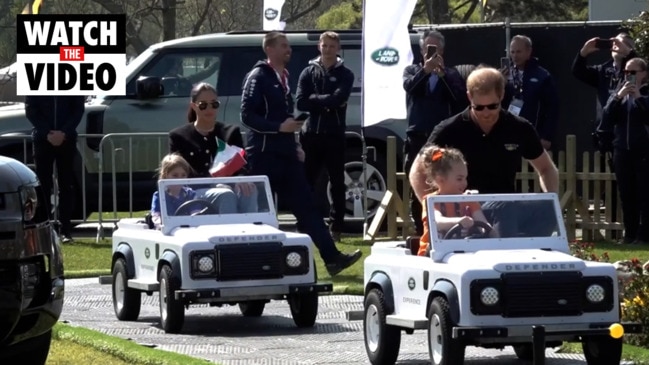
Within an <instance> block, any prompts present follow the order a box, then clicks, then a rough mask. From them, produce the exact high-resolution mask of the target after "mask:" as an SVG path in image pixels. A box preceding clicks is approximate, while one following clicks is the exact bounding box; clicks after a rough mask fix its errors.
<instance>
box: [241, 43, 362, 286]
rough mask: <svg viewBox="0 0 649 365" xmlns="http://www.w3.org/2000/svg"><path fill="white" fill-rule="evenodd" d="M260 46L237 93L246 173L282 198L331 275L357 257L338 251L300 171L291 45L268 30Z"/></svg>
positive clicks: (303, 173) (299, 126) (301, 170)
mask: <svg viewBox="0 0 649 365" xmlns="http://www.w3.org/2000/svg"><path fill="white" fill-rule="evenodd" d="M262 46H263V49H264V53H266V56H267V59H266V60H262V61H259V62H257V64H255V66H254V67H253V69H252V70H251V71H250V72H249V73H248V74H247V75H246V77H245V81H244V84H243V92H242V96H241V121H242V123H243V124H244V125H245V126H246V127H248V128H249V129H250V131H249V133H248V135H247V137H248V145H247V147H246V152H247V155H248V164H249V167H250V170H249V171H250V174H251V175H267V176H268V179H269V181H270V185H271V188H272V189H273V191H274V192H275V193H277V195H278V199H279V200H280V201H286V202H287V203H288V206H289V207H290V209H291V211H292V212H293V215H295V218H296V219H297V223H298V226H299V227H300V228H301V229H302V230H303V231H304V232H305V233H307V234H308V235H309V236H311V239H312V240H313V243H314V244H315V245H316V247H318V249H319V250H320V256H321V257H322V259H323V261H324V262H325V264H326V267H327V271H328V272H329V274H330V275H331V276H333V275H336V274H338V273H339V272H341V271H342V270H344V269H346V268H348V267H349V266H351V265H353V264H354V263H355V262H356V261H358V259H360V257H361V252H360V251H359V250H357V251H356V252H354V253H353V254H343V253H341V252H340V251H338V248H336V244H335V243H334V241H333V238H332V237H331V235H330V234H329V231H328V230H327V226H326V225H325V223H324V220H323V219H322V217H320V215H319V214H318V212H317V209H316V207H315V205H314V202H313V197H312V194H311V188H310V187H309V183H308V182H307V180H306V174H305V171H304V163H303V161H304V151H303V150H302V149H301V147H300V146H299V144H298V142H297V141H296V138H297V136H296V132H298V131H299V130H300V129H301V128H302V125H303V123H304V121H298V120H295V119H294V118H293V97H292V96H291V90H290V87H289V82H288V77H289V75H288V71H287V70H286V65H287V64H288V62H289V60H290V58H291V47H290V45H289V43H288V39H287V37H286V35H285V34H283V33H280V32H269V33H267V34H266V35H265V36H264V40H263V44H262Z"/></svg>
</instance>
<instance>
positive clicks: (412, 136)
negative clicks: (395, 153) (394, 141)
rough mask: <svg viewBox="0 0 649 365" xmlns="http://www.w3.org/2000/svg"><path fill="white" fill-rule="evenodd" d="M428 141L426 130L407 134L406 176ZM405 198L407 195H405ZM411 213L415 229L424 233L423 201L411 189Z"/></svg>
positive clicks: (419, 232) (404, 149)
mask: <svg viewBox="0 0 649 365" xmlns="http://www.w3.org/2000/svg"><path fill="white" fill-rule="evenodd" d="M427 141H428V134H427V133H424V132H408V134H407V136H406V141H405V143H404V144H403V155H404V156H405V161H404V162H403V170H404V172H405V173H406V176H407V175H408V174H410V168H411V167H412V163H413V162H414V161H415V158H416V157H417V154H419V151H420V150H421V148H422V147H424V145H425V144H426V142H427ZM404 199H405V197H404ZM409 199H410V214H412V219H413V220H414V222H415V230H416V231H417V235H419V236H421V235H422V234H424V224H423V222H422V221H421V213H422V212H421V210H422V207H421V202H420V201H419V200H418V199H417V196H416V195H415V192H414V191H413V190H412V189H410V198H409Z"/></svg>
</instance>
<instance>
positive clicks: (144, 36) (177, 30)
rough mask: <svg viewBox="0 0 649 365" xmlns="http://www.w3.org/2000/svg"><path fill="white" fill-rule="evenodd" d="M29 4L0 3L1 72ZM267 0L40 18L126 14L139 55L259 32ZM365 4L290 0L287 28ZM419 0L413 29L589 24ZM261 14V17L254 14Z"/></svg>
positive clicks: (308, 25)
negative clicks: (170, 44)
mask: <svg viewBox="0 0 649 365" xmlns="http://www.w3.org/2000/svg"><path fill="white" fill-rule="evenodd" d="M27 1H28V0H0V67H1V66H5V65H8V64H10V63H12V62H13V61H15V48H16V45H15V42H16V39H15V38H16V37H15V21H16V14H18V13H20V11H21V10H22V9H23V8H24V6H25V5H26V3H27ZM262 4H263V0H43V5H42V8H41V13H51V14H72V13H79V14H90V13H126V14H127V19H128V25H127V44H128V53H129V55H130V56H135V55H137V54H139V53H140V52H142V51H143V50H144V49H146V48H147V47H148V46H150V45H151V44H153V43H157V42H160V41H163V40H169V39H174V38H179V37H187V36H194V35H199V34H206V33H214V32H225V31H231V30H258V29H261V25H262V18H261V12H262V9H261V8H262ZM361 4H362V0H286V3H285V4H284V7H283V9H282V20H284V21H285V22H286V24H287V29H314V28H316V29H349V28H358V29H360V28H361V25H362V14H361V13H362V12H361ZM482 4H483V1H482V0H418V1H417V6H416V8H415V11H414V14H413V17H412V21H411V22H412V23H413V24H446V23H473V22H480V21H484V22H500V21H503V20H504V19H505V18H506V17H509V18H510V20H511V21H512V22H527V21H535V22H541V21H570V20H582V21H583V20H587V19H588V0H486V5H485V6H482ZM255 14H258V15H255Z"/></svg>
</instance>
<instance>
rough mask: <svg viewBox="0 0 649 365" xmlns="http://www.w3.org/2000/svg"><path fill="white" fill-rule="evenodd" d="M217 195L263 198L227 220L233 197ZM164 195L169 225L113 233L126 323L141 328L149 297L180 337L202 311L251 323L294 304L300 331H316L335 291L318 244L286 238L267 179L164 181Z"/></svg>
mask: <svg viewBox="0 0 649 365" xmlns="http://www.w3.org/2000/svg"><path fill="white" fill-rule="evenodd" d="M179 188H181V189H182V192H181V193H180V195H178V194H177V192H178V189H179ZM212 188H217V191H219V189H220V191H221V192H222V191H223V190H224V189H225V190H228V189H230V190H231V193H232V194H235V195H236V199H238V202H239V205H241V204H240V203H241V202H242V199H245V196H243V195H246V194H245V193H244V191H248V192H250V191H252V192H254V191H256V194H257V195H258V196H257V197H256V198H255V202H254V204H253V205H254V206H255V207H254V209H253V210H252V211H249V212H246V213H239V212H236V213H222V211H220V210H219V209H221V208H223V206H222V204H224V203H227V202H226V200H227V199H225V200H224V197H225V198H228V196H227V194H226V195H225V196H223V195H221V196H220V197H217V198H214V197H213V196H212V195H210V192H209V191H210V190H209V189H212ZM174 189H175V190H176V192H175V193H173V194H169V193H168V192H169V191H173V190H174ZM206 191H207V192H206ZM158 192H159V197H160V199H159V202H160V208H161V209H160V210H161V214H160V218H161V224H153V222H151V221H148V222H147V221H145V220H143V219H137V218H135V219H122V220H120V221H119V222H118V224H117V229H116V230H115V232H114V233H113V258H112V273H113V274H112V280H107V281H108V282H112V286H113V304H114V308H115V315H116V316H117V318H118V319H120V320H136V319H137V318H138V315H139V312H140V301H141V295H142V293H143V292H144V293H147V294H152V293H153V292H156V291H159V293H160V322H161V326H162V328H163V329H164V330H165V332H168V333H178V332H180V331H181V330H182V327H183V323H184V318H185V309H186V308H188V307H189V305H190V304H198V303H209V304H211V305H216V306H221V305H224V304H229V305H236V304H238V305H239V307H240V309H241V312H242V314H243V315H244V316H260V315H261V314H262V312H263V310H264V306H265V304H266V303H267V302H269V301H270V300H273V299H286V300H287V301H288V304H289V306H290V311H291V315H292V317H293V320H294V322H295V324H296V325H297V326H298V327H308V326H312V325H313V324H314V322H315V319H316V316H317V314H318V293H320V292H330V291H331V290H332V285H331V284H318V283H317V275H316V268H315V266H314V259H313V250H312V242H311V239H310V237H309V236H308V235H305V234H299V233H292V232H282V231H280V230H279V228H278V227H279V223H278V220H277V216H276V213H275V207H274V205H273V200H272V198H271V191H270V185H269V183H268V179H267V177H265V176H249V177H234V178H200V179H182V180H161V181H160V182H159V190H158ZM217 195H218V194H217ZM208 196H209V198H208ZM229 197H231V196H229ZM107 281H106V280H105V281H103V282H104V283H106V282H107Z"/></svg>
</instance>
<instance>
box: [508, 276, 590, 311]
mask: <svg viewBox="0 0 649 365" xmlns="http://www.w3.org/2000/svg"><path fill="white" fill-rule="evenodd" d="M502 279H503V284H504V285H503V289H504V295H503V297H504V300H505V302H504V303H503V304H504V308H503V315H504V316H505V317H534V316H536V317H538V316H550V317H551V316H568V315H579V314H580V313H581V312H582V308H581V306H582V296H583V290H582V277H581V273H579V272H539V273H524V274H523V273H521V274H519V273H516V274H504V275H503V276H502Z"/></svg>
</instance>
